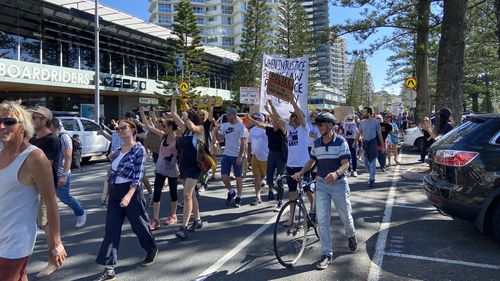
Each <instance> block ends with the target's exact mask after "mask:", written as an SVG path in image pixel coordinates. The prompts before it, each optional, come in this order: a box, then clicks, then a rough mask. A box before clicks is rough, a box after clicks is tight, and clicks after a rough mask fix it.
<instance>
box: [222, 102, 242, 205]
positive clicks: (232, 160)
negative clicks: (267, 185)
mask: <svg viewBox="0 0 500 281" xmlns="http://www.w3.org/2000/svg"><path fill="white" fill-rule="evenodd" d="M226 114H227V121H228V122H227V123H224V125H223V126H222V128H221V129H220V130H219V131H218V132H217V138H218V139H219V141H222V140H223V139H224V142H225V147H224V153H223V156H222V160H221V175H222V181H223V182H224V185H225V186H226V188H227V190H228V192H227V198H226V204H227V205H230V204H231V202H232V201H233V199H234V207H236V208H239V207H240V206H241V194H242V192H243V177H242V172H243V171H242V169H243V156H244V154H245V147H246V146H245V144H246V142H247V136H248V135H247V133H246V128H245V125H243V123H242V122H241V121H240V119H239V118H238V116H237V111H236V109H234V108H228V110H227V111H226ZM231 168H232V169H233V173H234V177H235V178H236V189H237V192H236V191H234V189H233V188H232V187H231V178H230V177H229V176H230V173H231Z"/></svg>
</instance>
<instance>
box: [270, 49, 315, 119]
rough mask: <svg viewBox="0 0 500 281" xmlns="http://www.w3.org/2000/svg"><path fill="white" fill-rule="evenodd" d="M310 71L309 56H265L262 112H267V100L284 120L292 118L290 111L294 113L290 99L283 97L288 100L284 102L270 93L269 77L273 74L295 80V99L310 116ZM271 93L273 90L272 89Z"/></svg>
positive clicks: (305, 113)
mask: <svg viewBox="0 0 500 281" xmlns="http://www.w3.org/2000/svg"><path fill="white" fill-rule="evenodd" d="M308 69H309V57H307V56H304V57H300V58H282V57H279V56H272V55H264V56H263V62H262V79H261V81H262V82H261V87H260V112H265V110H264V105H265V104H266V102H267V100H272V102H273V105H274V106H275V107H276V110H277V111H278V114H279V115H280V116H282V117H284V118H288V117H289V116H290V111H293V107H292V105H291V104H290V102H289V101H288V100H289V98H285V96H286V95H285V96H283V98H284V99H286V100H284V99H281V98H278V97H276V96H273V95H270V94H269V93H268V83H269V78H270V77H269V76H270V73H271V72H272V73H276V74H280V75H283V76H286V77H288V78H291V79H293V92H292V94H293V99H295V101H296V102H297V104H298V106H299V108H300V109H301V110H302V112H303V113H304V115H305V116H308V115H307V98H308V92H307V87H308ZM271 75H273V74H271ZM271 91H273V90H272V89H271ZM274 93H276V91H274Z"/></svg>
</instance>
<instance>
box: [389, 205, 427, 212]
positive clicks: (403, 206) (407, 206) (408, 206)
mask: <svg viewBox="0 0 500 281" xmlns="http://www.w3.org/2000/svg"><path fill="white" fill-rule="evenodd" d="M392 206H393V207H398V208H408V209H418V210H423V211H436V208H426V207H417V206H410V205H399V204H394V205H392ZM436 212H437V211H436Z"/></svg>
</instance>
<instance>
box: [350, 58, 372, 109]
mask: <svg viewBox="0 0 500 281" xmlns="http://www.w3.org/2000/svg"><path fill="white" fill-rule="evenodd" d="M348 77H349V78H348V81H347V87H346V94H347V97H346V105H351V106H355V107H357V106H359V105H363V106H370V105H372V104H373V99H374V97H373V95H374V93H373V80H372V75H371V73H370V69H369V68H368V64H367V63H366V60H365V59H362V58H356V59H354V60H353V62H352V66H351V69H350V72H349V75H348Z"/></svg>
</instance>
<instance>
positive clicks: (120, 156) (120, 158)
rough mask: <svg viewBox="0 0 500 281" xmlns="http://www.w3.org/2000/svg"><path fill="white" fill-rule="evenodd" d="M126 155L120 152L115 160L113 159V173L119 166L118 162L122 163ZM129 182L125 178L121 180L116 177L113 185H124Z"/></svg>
mask: <svg viewBox="0 0 500 281" xmlns="http://www.w3.org/2000/svg"><path fill="white" fill-rule="evenodd" d="M126 154H127V153H123V152H120V154H118V156H116V158H115V159H113V162H111V169H112V170H113V171H117V170H118V165H119V164H120V161H122V159H123V157H124V156H125V155H126ZM129 181H130V180H129V179H126V178H123V177H120V176H118V177H116V180H115V183H116V184H120V183H126V182H129Z"/></svg>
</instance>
